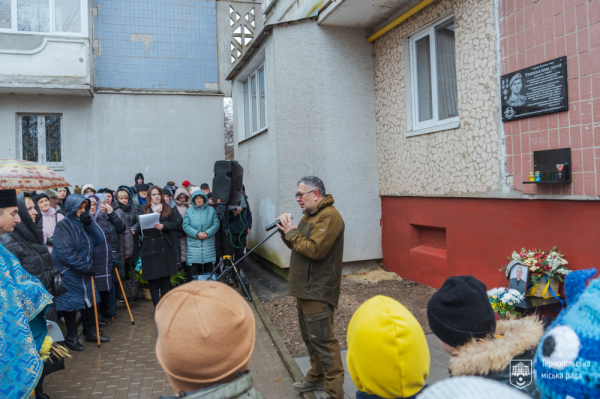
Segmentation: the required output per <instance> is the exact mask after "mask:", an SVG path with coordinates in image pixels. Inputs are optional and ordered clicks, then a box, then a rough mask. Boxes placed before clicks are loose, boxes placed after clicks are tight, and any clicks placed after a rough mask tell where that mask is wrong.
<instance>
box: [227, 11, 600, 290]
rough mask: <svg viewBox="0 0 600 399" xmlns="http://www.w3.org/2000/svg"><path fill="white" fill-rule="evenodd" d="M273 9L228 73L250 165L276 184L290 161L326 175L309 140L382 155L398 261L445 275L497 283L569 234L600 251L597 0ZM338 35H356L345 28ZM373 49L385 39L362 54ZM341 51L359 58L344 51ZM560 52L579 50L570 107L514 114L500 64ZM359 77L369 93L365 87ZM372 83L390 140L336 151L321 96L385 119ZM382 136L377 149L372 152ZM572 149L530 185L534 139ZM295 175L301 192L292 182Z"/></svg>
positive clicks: (277, 202)
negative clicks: (515, 264)
mask: <svg viewBox="0 0 600 399" xmlns="http://www.w3.org/2000/svg"><path fill="white" fill-rule="evenodd" d="M263 13H264V14H265V21H266V22H265V26H266V27H267V28H266V29H265V32H264V33H263V34H260V35H259V37H260V39H259V40H258V41H257V42H256V43H254V45H253V46H252V47H251V49H250V51H249V52H248V53H247V54H246V56H245V57H244V58H243V59H242V60H241V61H240V62H239V63H237V64H236V66H235V67H234V70H233V71H232V72H231V73H230V74H229V78H230V79H231V80H232V81H233V93H232V95H233V105H234V113H235V115H236V117H235V118H236V122H237V123H236V133H235V135H236V154H238V155H239V157H238V158H244V160H245V161H246V162H247V163H248V164H256V163H262V164H263V165H264V166H263V167H264V171H263V172H262V173H264V176H271V178H268V179H267V180H268V181H269V182H270V183H269V184H271V185H272V186H273V187H272V189H275V190H277V189H278V188H279V187H282V184H286V182H282V181H281V180H279V181H277V182H276V180H275V179H281V176H283V175H285V174H287V173H288V172H287V171H286V170H285V166H286V164H290V163H291V164H294V165H296V167H297V169H299V170H302V171H303V170H307V171H313V170H316V171H319V169H317V168H315V169H311V168H312V166H311V162H310V161H309V162H303V159H305V157H306V155H305V153H304V152H303V150H300V147H299V145H300V143H299V141H298V139H299V137H303V138H306V139H309V141H310V142H313V143H314V145H312V146H309V148H313V149H314V151H313V152H316V153H317V154H318V156H319V160H320V161H321V160H327V159H329V158H331V159H345V160H348V159H350V158H353V160H354V161H355V162H356V160H357V159H358V160H360V163H361V165H362V164H364V165H370V164H371V162H373V161H375V160H376V161H377V165H378V172H377V177H378V178H377V190H378V194H379V198H378V200H379V201H380V209H379V208H375V207H371V205H374V204H373V203H371V204H370V205H369V207H370V209H369V211H372V213H373V215H368V217H369V218H371V219H372V220H378V219H379V220H380V221H381V249H382V258H383V259H382V262H383V265H384V266H385V267H386V268H388V269H390V270H392V271H395V272H397V273H398V274H400V275H401V276H402V277H404V278H408V279H411V280H415V281H419V282H422V283H425V284H427V285H430V286H434V287H439V286H440V285H441V284H442V283H443V282H444V281H445V279H446V278H447V277H449V276H452V275H461V274H472V275H475V276H476V277H478V278H479V279H481V280H482V281H484V282H485V283H486V284H488V286H498V285H504V283H505V280H504V277H503V275H502V273H500V272H498V269H499V268H500V267H501V266H502V265H503V264H505V263H506V257H507V256H509V255H510V254H511V253H512V251H513V250H520V249H521V248H522V247H527V248H539V247H543V248H545V249H550V248H551V247H553V246H557V247H558V248H559V250H561V251H562V252H563V253H565V254H566V256H567V258H568V259H569V261H570V263H571V266H572V267H573V268H574V269H578V268H585V267H588V266H589V265H590V264H594V261H595V260H596V259H598V256H600V251H599V250H598V247H597V246H596V245H595V243H594V239H595V237H597V236H598V234H600V228H599V227H598V226H597V225H596V223H594V221H595V220H596V219H597V218H598V216H600V208H598V206H597V200H598V191H597V190H599V189H600V180H598V179H599V173H600V169H598V167H600V163H599V162H597V160H598V159H599V157H600V155H598V154H600V152H598V150H597V148H596V147H597V146H598V140H597V137H598V127H597V126H596V125H598V123H600V119H598V118H597V116H598V112H597V111H598V109H600V108H599V107H600V103H599V104H596V102H598V96H599V95H600V91H599V90H600V89H599V90H596V89H598V87H597V86H598V84H597V83H598V82H600V78H599V70H598V68H600V59H599V58H598V57H600V48H599V47H600V39H599V37H600V36H598V32H600V25H599V19H600V9H599V6H598V2H583V1H579V2H577V1H572V2H558V3H557V2H552V1H542V2H527V1H525V2H516V1H491V0H490V1H473V0H424V1H418V0H413V1H406V0H400V1H379V0H369V1H358V0H330V1H311V0H306V1H288V0H265V1H264V2H263ZM337 31H339V32H344V34H343V35H340V36H339V37H335V35H334V34H332V32H337ZM350 32H352V33H350ZM341 36H343V38H342V37H341ZM360 36H362V40H361V39H360ZM351 37H356V39H355V40H354V39H350V38H351ZM279 38H281V39H279ZM284 38H285V41H284ZM258 42H260V43H262V44H260V43H258ZM350 42H351V43H350ZM361 42H362V44H361ZM365 45H366V46H371V47H370V49H368V50H367V49H365V50H364V51H362V52H361V51H360V50H359V49H361V48H363V47H362V46H365ZM290 47H292V48H293V49H294V50H295V52H292V51H290V50H289V48H290ZM340 49H341V50H340ZM340 51H342V52H345V53H348V54H353V55H354V56H353V57H351V58H345V57H344V56H343V55H342V54H340ZM560 56H566V57H567V61H568V62H567V64H568V65H567V69H568V100H569V109H568V111H564V112H557V113H551V114H548V115H543V116H536V117H531V118H526V119H521V120H519V121H516V122H515V121H513V122H507V123H504V122H503V121H502V110H501V97H502V96H503V95H504V94H503V93H502V91H501V89H502V88H501V86H500V83H499V82H500V80H501V79H500V78H501V76H502V75H504V74H507V73H510V72H515V71H517V70H519V69H522V68H525V67H530V66H534V65H536V64H540V63H543V62H547V61H550V60H552V59H554V58H557V57H560ZM370 58H372V65H373V69H372V71H373V73H372V74H371V69H370V68H368V67H367V65H369V63H370V62H369V59H370ZM340 61H343V62H341V63H340ZM347 64H353V65H354V66H356V67H357V69H356V70H354V73H356V75H353V74H351V73H348V69H349V67H348V65H347ZM261 65H264V69H260V68H263V67H262V66H261ZM256 68H258V69H256ZM361 68H362V70H363V72H362V73H359V72H358V71H360V70H361ZM270 69H273V70H270ZM307 69H308V70H310V71H311V72H314V73H312V74H308V73H307V72H306V70H307ZM253 70H257V71H258V74H257V75H256V76H257V79H258V80H257V82H258V83H257V84H259V85H260V84H262V83H261V82H263V81H262V80H261V75H260V73H264V74H265V77H264V84H265V89H264V91H265V92H266V102H265V104H266V106H265V115H266V121H267V124H266V125H265V126H266V127H265V128H264V129H265V130H264V133H263V131H262V130H261V127H260V126H262V125H260V121H261V119H260V118H261V115H260V114H257V117H256V120H257V121H258V125H257V128H256V129H254V127H253V126H252V125H250V127H249V128H245V127H244V123H248V122H249V123H252V121H253V119H252V118H251V119H250V120H249V121H245V120H244V118H243V117H241V116H240V115H246V114H248V113H249V114H251V115H252V114H254V113H255V110H254V109H252V104H253V102H252V98H253V96H254V95H255V94H254V93H253V91H252V87H253V86H252V80H251V79H250V80H249V83H248V87H249V88H250V89H249V90H246V89H245V86H244V85H245V82H246V78H247V77H250V78H252V76H253V75H252V73H253V72H252V71H253ZM332 70H335V71H336V73H332V72H331V71H332ZM261 71H263V72H261ZM332 75H335V76H334V77H332V78H331V79H330V80H329V81H327V79H326V78H325V77H326V76H332ZM358 75H363V76H362V77H359V76H358ZM306 76H309V78H307V77H306ZM303 79H304V81H303ZM306 79H308V80H306ZM371 79H372V81H371ZM337 81H339V82H340V84H339V85H338V86H335V85H331V83H332V82H337ZM349 82H351V83H349ZM326 83H328V84H330V86H327V85H326ZM348 85H354V86H359V87H360V88H361V89H362V91H354V92H352V91H351V90H349V89H348V88H347V87H346V86H348ZM257 87H258V86H257ZM315 87H316V88H318V91H316V89H315ZM328 88H331V89H333V91H328V90H327V89H328ZM261 90H262V89H260V88H259V89H257V90H256V91H257V94H256V95H257V96H259V97H260V95H261V93H263V91H261ZM371 90H372V92H373V93H374V97H375V107H374V109H375V111H374V115H375V125H376V136H375V137H374V136H372V135H366V134H364V135H362V136H361V138H360V139H359V140H360V147H361V148H363V149H364V150H361V151H360V155H356V154H355V153H353V152H347V153H345V154H342V155H341V156H340V158H335V156H334V155H333V154H335V151H336V148H332V146H331V144H329V143H328V146H327V147H324V146H322V143H323V142H325V143H327V140H328V138H329V137H335V136H336V135H335V133H334V131H335V129H332V128H329V127H328V128H323V127H325V126H326V125H325V123H324V122H321V120H322V119H320V109H321V108H323V106H322V104H325V107H324V108H325V110H326V112H327V113H328V112H330V111H331V108H334V106H332V104H336V103H340V104H344V108H343V110H342V111H340V112H339V113H336V112H335V111H334V112H332V115H331V116H330V115H329V114H327V116H326V118H325V120H327V119H328V118H331V119H333V120H335V117H340V120H342V119H343V118H347V120H348V121H352V124H353V125H356V124H357V121H358V120H359V119H360V120H362V121H363V122H364V121H368V120H369V119H370V118H371V116H370V115H368V113H369V112H370V110H371V109H372V108H370V105H369V104H370V94H369V93H370V92H371ZM349 95H352V96H353V97H352V100H353V101H352V102H354V103H360V104H363V105H364V107H363V109H362V110H361V111H363V112H362V113H361V112H357V108H353V107H352V105H353V104H352V102H350V103H348V96H349ZM356 96H362V97H356ZM259 97H257V98H259ZM244 98H248V101H246V102H244ZM365 104H366V105H365ZM309 105H314V106H313V107H312V110H313V111H312V113H311V114H310V115H311V117H309V118H302V116H304V115H306V111H305V109H306V108H307V107H308V106H309ZM257 110H260V107H258V108H257ZM256 112H258V111H256ZM303 119H308V120H309V121H310V122H309V123H308V125H307V122H304V121H303ZM289 121H293V122H294V123H293V124H291V125H290V124H287V123H288V122H289ZM305 126H307V127H305ZM267 127H268V128H267ZM298 127H301V129H300V130H299V129H298ZM319 128H321V129H319ZM366 131H367V130H365V132H366ZM247 132H250V134H248V133H247ZM255 132H258V133H260V134H257V135H255ZM302 132H303V133H304V135H303V136H302V135H301V133H302ZM288 135H289V136H291V137H289V136H288ZM255 136H256V137H255ZM307 141H308V140H307ZM288 144H292V146H290V148H289V149H288V148H286V147H285V146H286V145H288ZM374 144H375V145H376V148H377V154H376V155H374V154H373V153H372V152H370V151H369V149H370V148H372V147H371V146H372V145H374ZM267 148H268V151H267ZM321 148H323V149H327V151H326V152H324V151H321V152H319V150H320V149H321ZM557 148H569V149H570V152H571V156H572V168H571V170H572V182H565V183H556V184H523V182H524V181H527V180H529V179H528V177H529V173H530V172H534V171H535V170H534V169H535V168H534V166H533V165H532V162H533V151H538V150H544V149H557ZM290 149H291V151H290ZM345 157H348V158H345ZM309 159H310V157H309ZM350 163H352V162H351V161H350ZM267 164H268V165H269V166H270V165H275V164H277V165H278V166H277V168H275V167H273V168H272V169H270V168H269V166H267ZM307 165H308V167H307ZM323 165H324V166H326V167H327V168H328V169H330V171H331V172H333V173H334V174H337V175H339V176H344V179H346V178H347V179H348V180H354V181H357V182H361V183H359V186H364V187H367V186H365V184H368V187H369V191H370V189H371V185H370V184H371V182H370V180H369V179H371V178H372V175H370V174H369V175H367V174H365V173H363V172H364V170H365V169H363V168H356V169H352V168H343V170H342V171H336V170H335V167H332V164H331V163H330V164H327V162H325V163H323ZM298 166H299V168H298ZM303 168H304V169H303ZM316 171H315V174H318V173H317V172H316ZM321 173H327V172H321ZM297 174H302V173H297ZM262 176H263V175H261V177H262ZM346 176H347V177H346ZM290 177H291V176H290ZM361 179H364V180H361ZM292 180H293V179H292ZM363 181H364V182H365V183H362V182H363ZM326 182H327V181H326ZM366 182H368V183H366ZM256 184H258V183H253V186H254V187H257V186H256ZM289 185H290V190H291V189H292V187H293V182H291V183H289ZM254 189H255V190H256V188H254ZM336 189H337V190H339V188H337V187H336ZM269 191H271V188H270V189H269ZM282 191H283V190H282ZM340 193H343V191H340ZM334 194H335V192H334ZM338 198H339V195H338ZM370 199H371V198H370V197H369V200H370ZM286 201H287V203H286ZM291 201H292V197H291V196H290V197H289V198H286V197H284V196H283V195H282V194H281V193H279V194H278V197H277V196H274V197H273V198H271V199H270V200H269V203H268V204H265V205H264V206H263V207H264V209H268V211H266V212H265V213H266V214H267V215H268V216H269V217H273V216H275V215H276V214H277V213H280V212H282V211H287V209H285V208H286V207H291V206H293V203H292V202H291ZM379 212H381V213H380V214H378V215H375V213H379ZM342 214H343V215H344V212H342ZM267 220H270V219H268V217H265V221H267ZM360 223H364V222H363V221H362V220H361V221H360ZM374 227H375V226H374ZM374 230H375V229H374ZM374 230H373V231H374ZM369 234H370V231H369ZM259 237H260V235H259V236H258V237H255V239H258V238H259ZM347 242H348V241H347ZM356 242H358V241H351V244H350V245H351V246H354V245H355V243H356ZM275 245H278V244H275ZM268 248H269V247H268ZM269 251H272V253H271V254H266V253H265V256H267V257H269V256H271V257H272V258H273V259H272V260H273V261H274V262H275V263H278V262H279V264H281V265H283V266H285V260H283V261H281V260H277V259H274V258H276V257H277V256H280V254H284V253H285V250H281V249H280V248H277V247H276V246H273V247H270V248H269ZM275 254H276V255H275ZM370 256H372V255H370ZM366 258H367V257H363V259H366ZM348 260H354V259H348Z"/></svg>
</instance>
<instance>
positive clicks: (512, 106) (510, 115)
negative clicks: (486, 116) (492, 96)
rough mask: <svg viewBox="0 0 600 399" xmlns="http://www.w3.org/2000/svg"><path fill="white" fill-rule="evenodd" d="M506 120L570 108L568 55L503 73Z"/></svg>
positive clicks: (503, 110) (503, 112)
mask: <svg viewBox="0 0 600 399" xmlns="http://www.w3.org/2000/svg"><path fill="white" fill-rule="evenodd" d="M500 85H501V88H500V90H501V94H502V121H503V122H508V121H514V120H517V119H523V118H531V117H532V116H539V115H544V114H551V113H554V112H561V111H567V110H568V109H569V96H568V91H567V57H560V58H556V59H554V60H551V61H547V62H544V63H542V64H538V65H534V66H532V67H529V68H525V69H521V70H520V71H516V72H512V73H509V74H506V75H502V77H501V78H500Z"/></svg>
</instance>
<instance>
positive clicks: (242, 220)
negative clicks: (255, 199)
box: [219, 193, 252, 245]
mask: <svg viewBox="0 0 600 399" xmlns="http://www.w3.org/2000/svg"><path fill="white" fill-rule="evenodd" d="M243 195H244V198H243V204H242V205H241V206H242V207H243V206H244V205H245V206H246V208H245V209H244V210H243V211H242V212H241V213H240V214H238V215H237V216H235V215H234V214H233V211H229V229H230V230H231V234H233V235H238V236H239V235H240V234H248V229H251V228H252V211H251V210H250V203H249V202H248V196H247V195H246V193H244V194H243ZM224 209H225V206H223V205H221V207H220V209H219V212H221V214H223V212H224ZM223 221H224V223H226V222H227V220H226V219H225V217H223ZM236 245H238V244H236Z"/></svg>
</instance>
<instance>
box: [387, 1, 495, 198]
mask: <svg viewBox="0 0 600 399" xmlns="http://www.w3.org/2000/svg"><path fill="white" fill-rule="evenodd" d="M452 13H453V14H454V17H455V29H456V64H457V79H458V85H457V86H458V108H459V117H460V126H459V127H458V128H456V129H451V130H446V131H441V132H436V133H430V134H425V135H420V136H414V137H408V138H407V137H405V133H406V131H407V109H406V101H407V93H406V90H407V85H406V80H405V77H407V78H408V77H409V71H408V69H407V68H408V67H407V66H406V65H407V64H408V63H407V62H406V63H405V54H406V55H408V53H405V51H404V50H405V48H406V49H408V39H409V37H410V36H411V35H412V34H414V33H416V32H417V31H418V30H420V29H421V28H423V27H425V26H427V25H429V24H430V23H431V22H432V21H435V20H436V19H439V18H441V17H444V16H447V15H450V14H452ZM495 29H496V28H495V22H494V4H493V2H492V1H491V0H483V1H476V0H440V1H436V2H435V3H433V4H431V5H429V6H427V7H426V8H425V9H423V10H422V11H420V12H419V13H417V14H416V15H414V16H413V17H411V18H409V19H408V20H406V21H405V22H403V23H402V24H400V25H399V26H398V27H396V28H394V29H393V30H391V31H390V32H388V33H387V34H385V35H383V36H382V37H380V38H379V39H377V40H376V41H375V88H376V104H377V138H378V158H379V189H380V194H381V195H414V196H440V195H444V196H482V197H490V196H491V197H496V196H501V188H502V184H501V182H503V181H505V177H504V176H503V172H502V171H503V170H504V160H503V158H504V157H503V156H502V154H501V153H502V138H501V136H500V133H499V125H500V119H499V117H500V116H499V113H498V111H497V110H498V106H499V104H498V93H497V79H498V70H497V67H496V65H497V58H496V34H495V31H496V30H495Z"/></svg>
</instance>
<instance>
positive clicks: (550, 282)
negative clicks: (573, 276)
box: [500, 247, 572, 298]
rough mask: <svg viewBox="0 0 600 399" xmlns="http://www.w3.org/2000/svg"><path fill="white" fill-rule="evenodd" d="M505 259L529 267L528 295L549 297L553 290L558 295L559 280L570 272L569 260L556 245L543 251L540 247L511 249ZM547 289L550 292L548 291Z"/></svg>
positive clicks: (562, 279)
mask: <svg viewBox="0 0 600 399" xmlns="http://www.w3.org/2000/svg"><path fill="white" fill-rule="evenodd" d="M506 259H508V260H509V261H511V260H518V261H521V262H523V264H525V266H527V267H528V268H529V273H530V275H531V281H530V283H531V284H533V287H532V288H531V289H530V292H529V293H528V295H533V296H537V297H543V298H551V297H552V296H553V295H552V293H553V292H554V293H556V294H557V295H558V284H559V282H562V281H564V277H565V276H566V275H567V274H569V273H571V272H572V270H571V269H569V268H568V267H567V265H568V264H569V262H568V261H567V260H566V259H565V256H564V255H563V254H562V253H560V252H558V251H557V249H556V247H553V248H552V250H551V251H543V250H542V249H541V248H540V249H539V250H534V249H525V248H521V251H520V252H517V251H513V253H512V256H509V257H507V258H506ZM505 267H506V266H505ZM500 270H503V269H500ZM540 283H541V284H540ZM549 289H550V290H551V292H550V293H548V290H549Z"/></svg>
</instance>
